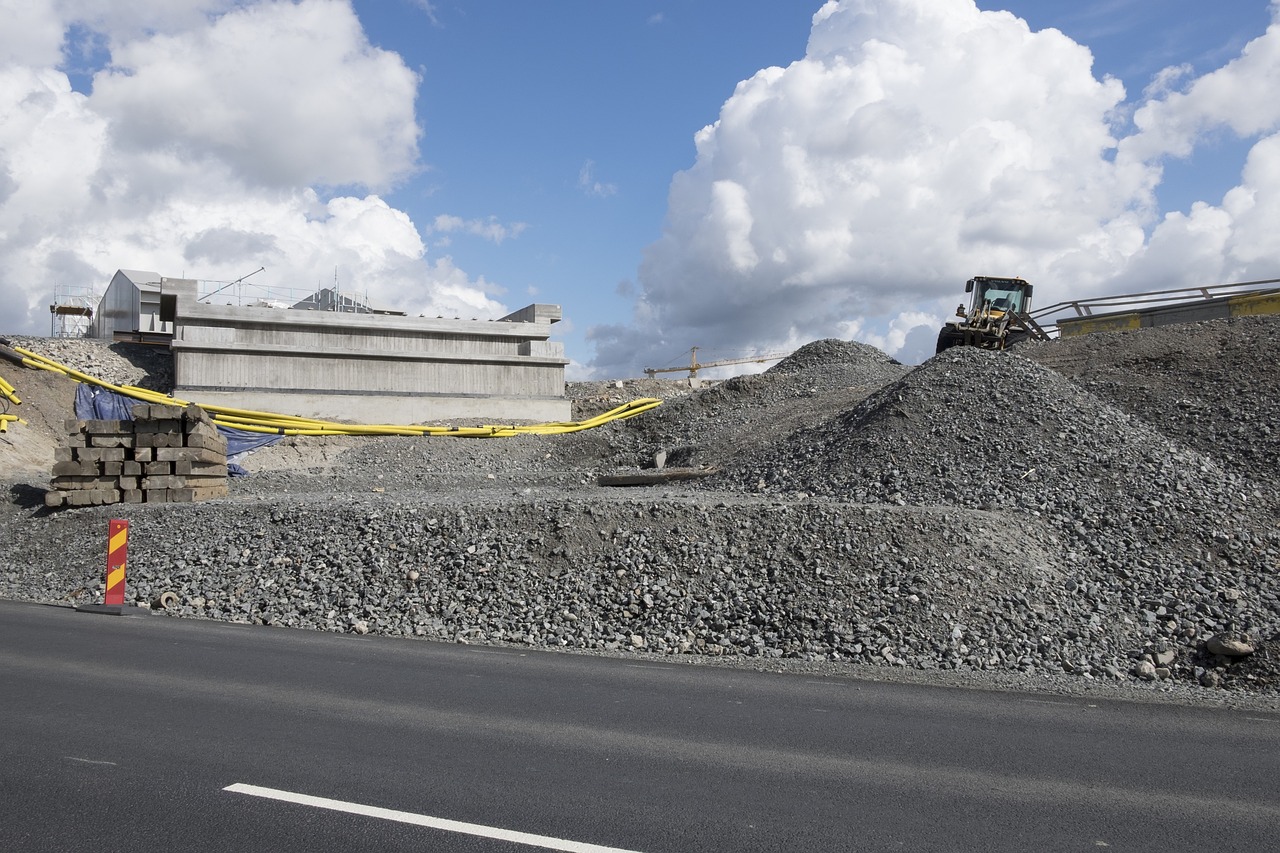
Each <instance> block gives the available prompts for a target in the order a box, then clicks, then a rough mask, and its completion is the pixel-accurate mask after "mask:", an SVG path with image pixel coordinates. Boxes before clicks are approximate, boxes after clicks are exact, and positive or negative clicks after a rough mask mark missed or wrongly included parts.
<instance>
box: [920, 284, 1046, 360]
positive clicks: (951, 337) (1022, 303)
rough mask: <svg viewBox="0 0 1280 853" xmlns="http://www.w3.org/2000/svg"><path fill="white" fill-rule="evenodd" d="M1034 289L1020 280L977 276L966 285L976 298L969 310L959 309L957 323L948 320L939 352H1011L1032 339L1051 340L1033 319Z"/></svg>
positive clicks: (941, 336) (939, 333) (965, 289)
mask: <svg viewBox="0 0 1280 853" xmlns="http://www.w3.org/2000/svg"><path fill="white" fill-rule="evenodd" d="M1031 290H1032V287H1031V285H1030V284H1029V283H1027V282H1026V281H1023V280H1022V279H1020V278H993V277H991V276H985V275H976V276H974V277H973V278H971V279H969V281H967V282H966V283H965V286H964V292H965V293H970V294H972V296H971V298H970V301H969V308H968V310H965V306H964V304H963V303H961V305H960V306H959V307H958V308H956V315H957V316H956V319H954V320H948V321H947V323H946V325H944V326H943V327H942V329H941V330H940V331H939V332H938V349H937V350H936V352H942V351H943V350H945V349H949V348H951V347H955V346H970V347H982V348H983V349H999V350H1002V349H1008V348H1009V347H1010V346H1012V345H1013V344H1015V343H1017V342H1018V341H1021V340H1024V339H1026V338H1029V337H1035V338H1047V337H1048V335H1047V334H1045V332H1044V330H1043V329H1041V328H1040V326H1039V325H1038V324H1037V323H1036V322H1035V321H1034V320H1032V319H1031V317H1030V314H1029V312H1030V311H1031Z"/></svg>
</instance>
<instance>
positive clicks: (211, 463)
mask: <svg viewBox="0 0 1280 853" xmlns="http://www.w3.org/2000/svg"><path fill="white" fill-rule="evenodd" d="M133 418H134V419H133V420H131V421H127V420H126V421H108V420H88V421H81V420H74V419H73V420H68V421H67V433H68V438H67V446H66V447H59V448H57V449H56V450H55V451H54V463H53V479H52V481H51V483H50V485H51V487H52V488H51V489H50V490H49V491H48V492H46V493H45V499H44V502H45V506H48V507H60V506H99V505H102V504H114V503H135V504H136V503H186V502H190V501H202V500H209V499H211V498H225V497H226V496H227V440H226V438H225V437H223V436H222V434H220V433H219V432H218V429H217V427H216V426H214V424H213V420H212V419H211V418H210V417H209V415H208V413H206V412H205V411H204V409H201V408H200V407H199V406H186V407H185V408H184V407H182V406H167V405H161V404H158V403H139V404H138V405H136V406H134V407H133Z"/></svg>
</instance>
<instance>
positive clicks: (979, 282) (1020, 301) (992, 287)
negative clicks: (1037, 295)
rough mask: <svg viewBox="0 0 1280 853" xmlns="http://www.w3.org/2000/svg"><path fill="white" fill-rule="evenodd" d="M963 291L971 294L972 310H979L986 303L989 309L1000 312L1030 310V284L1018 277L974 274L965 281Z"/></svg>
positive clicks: (1023, 311) (1019, 312)
mask: <svg viewBox="0 0 1280 853" xmlns="http://www.w3.org/2000/svg"><path fill="white" fill-rule="evenodd" d="M964 292H965V293H971V294H973V298H972V302H971V303H970V304H971V306H972V307H971V310H972V311H981V310H982V308H983V306H984V305H988V304H989V307H990V310H991V311H999V312H1001V313H1007V312H1010V311H1012V312H1014V313H1016V314H1025V313H1026V312H1027V311H1030V310H1031V285H1030V284H1028V283H1027V282H1025V281H1023V280H1022V279H1020V278H988V277H987V276H976V277H974V278H971V279H969V281H968V282H966V283H965V286H964Z"/></svg>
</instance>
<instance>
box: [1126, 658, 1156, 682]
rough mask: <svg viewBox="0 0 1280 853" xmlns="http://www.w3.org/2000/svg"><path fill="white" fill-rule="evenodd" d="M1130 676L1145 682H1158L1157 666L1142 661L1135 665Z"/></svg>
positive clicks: (1147, 661)
mask: <svg viewBox="0 0 1280 853" xmlns="http://www.w3.org/2000/svg"><path fill="white" fill-rule="evenodd" d="M1129 672H1130V674H1132V675H1135V676H1137V677H1138V678H1141V679H1142V680H1143V681H1155V680H1156V665H1155V664H1153V663H1152V662H1151V661H1149V660H1140V661H1138V662H1137V663H1136V664H1134V665H1133V669H1131V670H1129Z"/></svg>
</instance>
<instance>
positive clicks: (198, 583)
mask: <svg viewBox="0 0 1280 853" xmlns="http://www.w3.org/2000/svg"><path fill="white" fill-rule="evenodd" d="M1178 328H1179V329H1181V330H1182V331H1181V333H1180V334H1179V337H1178V338H1177V341H1178V342H1179V344H1180V347H1177V346H1174V345H1173V344H1172V343H1171V342H1170V340H1171V339H1170V340H1165V341H1164V342H1163V343H1160V342H1157V343H1156V344H1152V343H1151V338H1152V336H1153V334H1154V333H1157V332H1158V333H1161V334H1162V335H1163V334H1165V333H1168V332H1169V331H1170V330H1168V329H1159V330H1145V331H1143V332H1137V333H1124V334H1122V335H1108V336H1095V338H1096V339H1095V340H1089V341H1087V342H1086V343H1087V346H1086V344H1085V343H1080V342H1079V341H1080V340H1083V339H1078V340H1076V341H1058V342H1053V343H1050V344H1043V345H1037V346H1035V347H1028V348H1026V349H1023V350H1021V352H1019V351H1014V352H1011V353H1005V354H997V353H987V352H981V351H976V350H967V349H966V350H952V351H948V352H947V353H944V354H943V355H942V356H940V357H938V358H935V359H932V360H930V361H929V362H927V363H926V364H924V365H921V366H920V367H918V368H915V369H909V368H907V367H904V366H902V365H899V364H897V363H896V362H893V361H892V359H889V358H887V357H886V356H884V354H883V353H880V352H879V351H877V350H874V349H872V348H870V347H865V346H864V345H861V344H850V343H843V342H838V341H819V342H815V343H814V344H810V345H809V346H807V347H805V348H802V349H801V350H800V351H798V352H797V353H796V354H794V355H793V356H792V357H791V358H790V359H788V360H786V361H784V362H782V363H780V364H778V365H776V366H775V367H774V368H772V369H770V370H769V371H766V372H765V373H763V374H759V375H755V376H745V377H739V378H737V379H734V380H729V381H726V382H722V383H718V384H716V385H714V386H712V387H708V388H704V389H701V390H691V389H689V388H688V384H687V383H680V382H667V383H653V382H652V380H646V381H648V382H651V383H652V385H651V386H650V387H649V388H648V390H647V391H642V390H640V389H639V383H631V382H628V383H624V385H623V387H622V388H618V387H617V386H616V385H615V384H614V383H593V384H581V385H575V386H572V387H571V389H570V393H571V395H573V396H575V397H577V398H578V399H579V400H580V405H581V406H582V407H583V410H584V411H589V410H594V411H599V410H602V409H604V408H608V407H609V406H610V405H612V404H616V403H615V402H614V398H615V397H623V398H626V399H629V398H631V397H634V396H642V395H643V396H664V397H667V398H668V399H667V402H666V403H665V404H664V405H663V406H662V407H660V408H659V409H657V410H656V411H654V412H652V413H649V414H647V415H644V416H641V417H639V418H636V419H633V420H630V421H626V422H623V423H619V424H615V425H611V426H609V427H605V428H602V429H599V430H593V431H590V432H587V433H581V434H576V435H567V436H559V437H526V438H518V439H500V440H475V441H471V440H461V439H452V438H420V439H412V438H377V439H354V438H352V439H348V438H337V439H326V440H321V441H318V440H312V439H297V440H290V441H286V442H285V443H282V444H281V445H278V446H276V447H274V448H270V449H267V450H263V451H260V452H259V453H258V454H256V455H255V456H253V457H250V459H249V460H248V461H247V462H246V463H245V464H246V467H248V468H249V469H250V470H251V471H254V472H255V473H254V474H253V476H250V477H248V478H243V479H242V480H238V481H234V482H233V487H232V497H231V498H230V499H228V500H225V501H213V502H208V503H204V504H190V505H158V506H145V505H144V506H138V507H130V508H129V517H130V519H131V522H132V525H133V530H134V535H133V537H132V539H131V545H132V550H131V561H130V594H131V595H132V596H133V597H135V598H136V599H137V600H138V601H141V602H149V601H151V600H152V599H154V598H156V597H158V596H159V594H160V593H162V592H174V593H176V594H177V597H178V602H179V603H178V606H177V609H176V610H175V611H174V612H176V613H177V614H180V615H183V616H191V617H207V618H218V619H230V620H236V621H253V622H264V623H268V624H278V625H288V626H296V627H305V628H315V629H320V630H332V631H351V632H371V633H386V634H403V635H411V636H420V637H427V638H434V639H442V640H449V641H460V642H480V643H514V644H520V645H531V646H536V647H546V648H553V649H565V650H573V651H582V652H590V653H609V654H636V655H679V656H681V657H682V659H687V660H693V661H702V662H711V661H714V662H719V663H723V662H729V661H732V662H736V663H738V664H742V665H750V666H760V667H770V668H802V669H807V670H809V671H819V672H837V671H838V672H845V671H855V672H859V673H867V672H871V673H874V674H876V675H877V677H894V678H917V679H919V678H923V679H927V680H932V681H935V682H941V683H966V684H982V685H1006V686H1009V685H1011V686H1022V687H1028V686H1029V687H1034V688H1036V689H1041V690H1044V689H1050V690H1067V691H1080V690H1097V689H1102V686H1104V685H1105V686H1106V687H1107V689H1110V690H1112V691H1113V692H1114V691H1115V690H1137V691H1138V694H1139V695H1154V693H1155V692H1159V693H1161V694H1163V695H1176V696H1178V697H1180V698H1184V699H1187V700H1188V701H1210V702H1220V701H1224V697H1232V698H1228V699H1227V701H1233V702H1238V701H1244V699H1246V698H1247V699H1249V701H1264V704H1265V702H1272V703H1273V704H1275V703H1276V702H1277V701H1280V660H1277V658H1278V657H1280V586H1278V584H1277V569H1278V568H1280V531H1278V530H1277V524H1276V520H1277V518H1278V517H1280V513H1278V509H1280V496H1278V494H1277V488H1276V485H1275V484H1276V482H1277V478H1276V473H1277V465H1276V459H1277V456H1276V453H1275V437H1274V435H1273V433H1272V432H1269V431H1267V430H1265V429H1261V427H1262V426H1268V425H1269V424H1264V423H1263V420H1264V419H1270V417H1271V415H1270V414H1269V413H1271V412H1272V411H1273V409H1274V406H1275V405H1276V403H1275V395H1274V390H1275V388H1276V378H1277V373H1278V372H1280V368H1277V366H1276V365H1277V364H1278V363H1280V358H1277V356H1278V355H1280V346H1278V343H1280V322H1278V321H1277V319H1276V318H1249V319H1247V320H1238V321H1229V322H1227V321H1224V322H1215V323H1202V324H1195V325H1193V326H1186V327H1178ZM1103 338H1106V340H1103ZM51 343H58V344H60V345H64V346H65V345H66V344H64V342H51ZM70 343H71V344H73V346H67V348H66V349H65V350H64V351H63V352H61V353H55V352H54V351H53V350H52V349H51V348H50V347H48V346H42V344H41V342H40V341H39V340H35V341H31V342H29V343H27V344H25V345H27V346H29V347H30V348H32V349H35V350H38V351H41V352H47V353H48V354H49V355H51V356H53V357H55V358H60V359H62V360H66V361H67V362H68V363H73V361H72V360H73V359H75V358H77V357H81V356H78V355H77V350H76V347H79V348H82V349H83V350H85V351H86V352H88V351H90V350H93V354H92V357H93V358H94V359H96V366H97V368H98V370H97V371H93V372H96V373H97V374H98V375H103V373H102V372H103V371H108V372H109V371H111V370H113V369H119V370H121V371H123V372H125V373H128V372H129V370H134V371H137V370H138V369H139V368H138V365H137V364H133V363H132V362H130V363H129V364H130V366H129V368H125V367H124V366H123V365H122V364H116V363H115V362H113V358H120V356H119V354H118V353H116V354H114V355H113V352H110V351H109V352H107V353H106V354H104V353H103V351H104V350H106V349H107V348H106V347H103V346H102V345H96V344H92V343H90V342H70ZM120 346H121V345H114V346H113V347H111V348H110V350H111V351H114V350H116V349H117V348H119V347H120ZM1153 346H1154V347H1157V348H1158V349H1159V351H1160V353H1161V356H1160V357H1161V359H1163V360H1162V361H1161V362H1160V363H1161V365H1162V366H1161V368H1160V370H1159V371H1155V372H1152V371H1149V373H1152V375H1153V379H1152V381H1151V382H1150V384H1149V385H1144V384H1143V383H1141V382H1139V381H1136V380H1133V379H1132V378H1131V376H1132V374H1133V373H1134V364H1135V363H1136V362H1135V359H1141V358H1147V356H1146V355H1134V353H1143V352H1150V350H1149V349H1147V348H1150V347H1153ZM1248 352H1252V353H1253V354H1254V357H1253V358H1249V357H1247V353H1248ZM1214 353H1219V354H1225V355H1224V357H1223V358H1221V359H1220V361H1219V362H1215V360H1214V358H1213V354H1214ZM1180 360H1181V361H1180ZM126 361H127V360H126ZM113 364H114V365H115V366H114V367H113ZM1045 365H1048V367H1046V366H1045ZM1180 365H1182V366H1180ZM1192 365H1194V371H1195V378H1196V381H1195V382H1193V383H1187V384H1185V385H1182V386H1179V385H1177V383H1176V378H1177V376H1178V375H1179V371H1180V370H1183V369H1184V367H1185V369H1186V370H1187V371H1188V372H1190V371H1191V370H1192V369H1193V368H1192ZM74 366H80V365H78V364H77V365H74ZM1049 367H1056V368H1057V370H1051V369H1049ZM1215 370H1218V371H1220V375H1219V373H1215V372H1214V371H1215ZM0 373H2V375H4V376H5V377H6V378H8V379H9V380H10V381H12V382H14V384H15V385H17V386H18V387H19V389H20V390H21V389H22V386H23V384H24V382H26V383H28V384H32V383H46V382H53V381H54V379H53V378H52V377H47V376H46V375H45V374H39V375H37V374H35V373H34V372H32V371H17V372H16V373H15V371H14V370H13V369H8V368H7V367H5V366H3V365H0ZM157 376H159V377H163V368H146V369H143V378H144V379H145V378H147V377H152V381H154V379H155V377H157ZM109 378H117V379H120V378H124V379H126V381H129V382H130V383H131V384H143V382H141V381H139V377H138V375H136V374H135V375H131V376H128V377H109ZM633 390H634V391H635V393H632V392H633ZM1171 391H1177V392H1178V396H1177V397H1176V400H1175V401H1174V402H1169V401H1168V400H1167V397H1168V396H1169V394H1170V392H1171ZM32 396H33V399H34V398H35V397H42V398H47V399H50V400H53V399H62V397H59V396H58V395H57V394H47V395H42V394H34V395H32ZM618 401H619V402H620V401H621V400H620V399H619V400H618ZM1268 407H1272V408H1268ZM1188 413H1195V416H1194V417H1192V415H1191V414H1188ZM1270 422H1274V421H1270ZM1193 439H1194V440H1193ZM659 450H664V451H666V452H667V454H668V460H669V461H668V464H683V465H699V464H701V465H707V466H714V467H716V468H718V469H719V470H720V472H721V473H719V474H717V475H714V476H712V477H710V478H708V479H705V480H701V481H697V482H696V483H682V484H672V485H669V486H664V487H656V488H644V489H620V490H619V489H615V490H610V489H604V488H601V487H598V486H596V485H595V477H596V476H597V475H598V474H600V473H605V472H610V471H615V470H617V469H618V468H620V467H623V468H625V467H632V468H634V467H636V466H639V465H642V464H645V463H646V462H647V461H648V460H650V459H651V458H652V456H653V454H654V453H655V452H657V451H659ZM0 452H3V450H2V448H0ZM50 454H51V451H50ZM9 479H10V482H11V487H10V496H11V500H10V502H9V504H8V505H7V506H6V507H5V508H4V509H3V510H0V536H3V537H4V541H5V542H6V543H7V547H6V549H5V553H4V556H3V557H2V558H0V596H4V597H9V598H19V599H25V600H38V601H49V602H67V603H69V602H79V601H89V600H93V599H94V597H95V596H97V595H99V594H100V590H101V577H100V564H101V553H100V552H101V543H100V542H98V541H96V539H95V537H94V536H93V534H92V531H93V530H94V529H95V528H96V525H98V524H99V523H103V522H104V521H105V519H106V518H108V517H110V516H111V514H112V513H111V512H110V510H111V508H103V509H84V510H72V511H62V512H57V513H49V512H46V511H44V510H43V509H42V508H41V507H40V488H41V485H42V483H41V482H40V480H39V478H38V477H30V476H28V477H25V478H13V477H10V478H9ZM104 529H105V528H104ZM1211 638H1215V640H1216V639H1226V640H1228V641H1234V642H1244V643H1247V644H1249V645H1251V646H1252V647H1253V648H1254V649H1255V651H1254V653H1253V654H1251V655H1247V656H1241V657H1231V656H1222V655H1217V654H1213V653H1211V651H1210V645H1209V644H1208V643H1207V642H1206V641H1207V640H1210V639H1211ZM1212 648H1213V649H1215V650H1220V649H1219V647H1218V646H1216V645H1213V646H1212ZM1223 688H1226V689H1223ZM1268 697H1270V698H1268Z"/></svg>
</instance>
